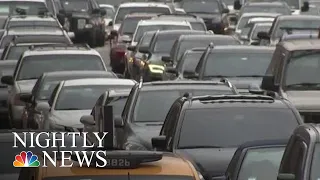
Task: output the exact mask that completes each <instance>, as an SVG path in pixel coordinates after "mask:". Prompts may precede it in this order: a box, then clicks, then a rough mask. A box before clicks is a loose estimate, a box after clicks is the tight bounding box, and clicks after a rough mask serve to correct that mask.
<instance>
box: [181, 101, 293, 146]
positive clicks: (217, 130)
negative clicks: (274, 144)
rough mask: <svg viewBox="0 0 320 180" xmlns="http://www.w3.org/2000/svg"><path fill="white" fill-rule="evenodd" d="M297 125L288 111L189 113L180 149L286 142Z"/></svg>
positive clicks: (253, 109)
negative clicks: (279, 140)
mask: <svg viewBox="0 0 320 180" xmlns="http://www.w3.org/2000/svg"><path fill="white" fill-rule="evenodd" d="M199 117H201V118H199ZM297 125H298V122H297V120H296V117H295V116H294V114H293V113H292V111H291V110H290V109H279V108H254V107H250V108H246V107H245V108H243V107H227V108H215V109H213V108H211V109H189V110H186V112H185V115H184V120H183V124H182V129H181V134H180V140H179V147H180V148H183V147H189V146H191V147H194V146H217V147H237V146H239V145H240V144H243V143H244V142H248V141H255V140H265V139H268V140H272V139H287V138H289V137H290V136H291V134H292V132H293V130H294V129H295V128H296V127H297ZM240 129H241V130H240ZM195 134H196V136H195ZM208 134H209V136H208Z"/></svg>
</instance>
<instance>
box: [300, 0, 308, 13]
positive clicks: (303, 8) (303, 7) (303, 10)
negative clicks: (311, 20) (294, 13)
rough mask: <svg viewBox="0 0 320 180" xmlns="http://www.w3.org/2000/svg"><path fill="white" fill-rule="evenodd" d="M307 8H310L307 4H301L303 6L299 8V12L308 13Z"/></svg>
mask: <svg viewBox="0 0 320 180" xmlns="http://www.w3.org/2000/svg"><path fill="white" fill-rule="evenodd" d="M309 8H310V6H309V2H306V1H305V2H303V6H302V7H301V12H307V11H309Z"/></svg>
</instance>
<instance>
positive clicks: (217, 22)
mask: <svg viewBox="0 0 320 180" xmlns="http://www.w3.org/2000/svg"><path fill="white" fill-rule="evenodd" d="M179 4H180V6H181V8H183V9H184V10H185V11H186V12H187V13H190V14H194V15H197V16H199V17H201V18H202V19H203V20H204V22H205V24H206V26H207V29H208V30H212V31H213V32H214V33H215V34H224V33H225V30H224V28H225V27H224V23H223V22H222V19H223V16H225V15H227V14H228V13H229V9H228V8H227V7H226V6H225V5H224V3H223V2H222V1H221V0H204V1H194V0H182V1H181V2H180V3H179Z"/></svg>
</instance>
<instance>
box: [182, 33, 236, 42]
mask: <svg viewBox="0 0 320 180" xmlns="http://www.w3.org/2000/svg"><path fill="white" fill-rule="evenodd" d="M179 39H180V40H181V41H194V40H201V39H212V40H221V39H226V40H232V39H235V38H234V37H233V36H229V35H220V34H191V35H181V36H180V38H179Z"/></svg>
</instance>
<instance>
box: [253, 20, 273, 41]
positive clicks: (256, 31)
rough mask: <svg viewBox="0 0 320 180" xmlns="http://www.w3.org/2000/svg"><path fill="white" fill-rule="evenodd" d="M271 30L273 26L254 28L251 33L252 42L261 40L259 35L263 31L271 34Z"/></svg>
mask: <svg viewBox="0 0 320 180" xmlns="http://www.w3.org/2000/svg"><path fill="white" fill-rule="evenodd" d="M270 28H271V24H270V25H259V26H256V28H254V29H253V30H252V32H251V37H250V39H252V40H259V38H258V33H259V32H261V31H263V32H269V30H270Z"/></svg>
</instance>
